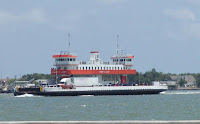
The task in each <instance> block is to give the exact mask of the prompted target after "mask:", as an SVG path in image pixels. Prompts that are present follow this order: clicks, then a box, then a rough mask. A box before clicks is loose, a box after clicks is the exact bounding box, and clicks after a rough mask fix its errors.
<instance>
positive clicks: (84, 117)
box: [0, 90, 200, 121]
mask: <svg viewBox="0 0 200 124" xmlns="http://www.w3.org/2000/svg"><path fill="white" fill-rule="evenodd" d="M199 119H200V91H198V90H197V91H166V92H162V93H161V94H157V95H125V96H65V97H41V96H34V95H29V94H25V95H22V96H17V97H15V96H13V94H0V121H96V120H99V121H100V120H199Z"/></svg>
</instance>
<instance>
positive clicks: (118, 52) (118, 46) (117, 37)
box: [117, 35, 119, 65]
mask: <svg viewBox="0 0 200 124" xmlns="http://www.w3.org/2000/svg"><path fill="white" fill-rule="evenodd" d="M117 59H118V65H119V35H117Z"/></svg>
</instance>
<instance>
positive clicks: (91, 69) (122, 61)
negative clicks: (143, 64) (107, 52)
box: [51, 51, 136, 75]
mask: <svg viewBox="0 0 200 124" xmlns="http://www.w3.org/2000/svg"><path fill="white" fill-rule="evenodd" d="M53 58H54V59H55V62H54V66H56V68H52V70H51V74H52V75H56V74H57V75H84V74H85V75H95V74H135V73H136V70H134V69H131V67H132V66H133V62H132V59H133V58H134V56H133V55H131V54H125V53H123V54H122V53H120V54H118V55H115V56H112V57H111V60H112V61H111V62H103V61H102V60H101V59H100V55H99V52H98V51H92V52H90V59H89V61H87V62H86V61H77V55H75V54H71V53H67V52H62V53H61V54H59V55H53Z"/></svg>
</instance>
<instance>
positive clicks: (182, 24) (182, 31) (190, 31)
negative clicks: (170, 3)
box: [164, 9, 200, 40]
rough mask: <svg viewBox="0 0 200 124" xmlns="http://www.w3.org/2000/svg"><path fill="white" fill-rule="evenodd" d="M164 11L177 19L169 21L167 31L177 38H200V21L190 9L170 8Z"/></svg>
mask: <svg viewBox="0 0 200 124" xmlns="http://www.w3.org/2000/svg"><path fill="white" fill-rule="evenodd" d="M164 13H165V14H166V15H167V16H170V17H172V18H174V19H176V20H177V21H167V23H166V25H165V32H166V34H167V36H168V37H169V38H172V39H176V40H186V39H187V40H189V39H200V33H199V32H200V22H199V20H198V18H197V16H196V14H195V13H194V12H193V11H191V10H190V9H168V10H165V11H164Z"/></svg>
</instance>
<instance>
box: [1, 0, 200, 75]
mask: <svg viewBox="0 0 200 124" xmlns="http://www.w3.org/2000/svg"><path fill="white" fill-rule="evenodd" d="M68 33H70V34H71V38H70V39H71V48H70V49H71V52H73V53H76V54H77V55H78V60H83V61H87V60H88V59H89V53H90V51H99V52H100V57H101V59H102V60H103V61H110V57H111V56H112V55H114V54H115V52H116V51H115V49H116V46H117V35H119V37H120V39H119V47H120V48H121V49H123V50H126V53H131V54H133V55H134V56H135V58H134V67H133V68H134V69H136V70H137V71H139V72H145V71H149V70H151V69H152V68H155V69H156V70H157V71H159V72H164V73H199V72H200V66H199V64H200V57H199V56H200V55H199V53H200V49H199V47H200V1H199V0H160V1H158V0H17V1H14V0H0V72H1V73H2V77H3V78H6V77H9V78H14V76H15V75H16V76H17V77H20V76H22V75H24V74H31V73H45V74H50V70H51V68H52V67H53V62H54V59H53V58H52V55H54V54H59V53H60V51H63V50H67V48H68V47H67V44H68V43H67V41H68V35H67V34H68Z"/></svg>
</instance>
